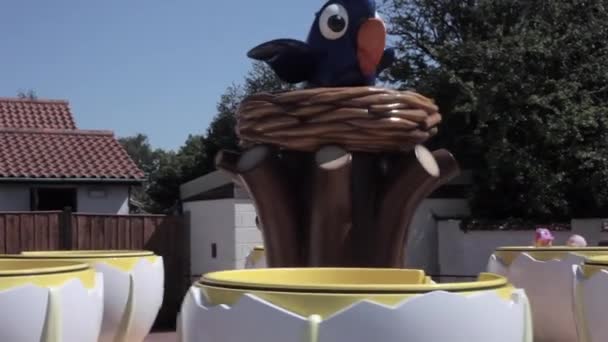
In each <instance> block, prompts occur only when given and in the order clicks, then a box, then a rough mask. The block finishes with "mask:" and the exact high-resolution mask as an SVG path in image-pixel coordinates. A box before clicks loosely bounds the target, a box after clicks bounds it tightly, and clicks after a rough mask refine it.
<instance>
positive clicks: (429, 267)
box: [404, 199, 469, 274]
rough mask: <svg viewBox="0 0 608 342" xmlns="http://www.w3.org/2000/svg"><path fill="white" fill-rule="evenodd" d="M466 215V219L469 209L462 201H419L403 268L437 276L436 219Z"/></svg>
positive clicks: (437, 240) (437, 242) (411, 226)
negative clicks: (419, 270) (420, 270)
mask: <svg viewBox="0 0 608 342" xmlns="http://www.w3.org/2000/svg"><path fill="white" fill-rule="evenodd" d="M466 215H469V205H468V203H467V201H466V200H463V199H426V200H424V201H422V203H421V204H420V206H419V207H418V209H417V210H416V214H415V215H414V217H413V219H412V223H411V225H410V230H409V236H408V242H407V245H406V250H405V253H404V257H405V265H406V267H408V268H417V269H423V270H425V272H426V273H427V274H437V273H439V257H438V254H439V251H438V248H439V247H438V245H439V235H438V229H437V221H436V219H435V217H436V216H440V217H450V216H451V217H454V216H458V217H462V216H466Z"/></svg>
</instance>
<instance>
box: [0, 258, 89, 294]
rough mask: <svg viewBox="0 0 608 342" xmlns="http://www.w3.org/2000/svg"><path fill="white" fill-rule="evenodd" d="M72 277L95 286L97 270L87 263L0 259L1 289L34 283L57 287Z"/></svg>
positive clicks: (84, 284) (85, 284)
mask: <svg viewBox="0 0 608 342" xmlns="http://www.w3.org/2000/svg"><path fill="white" fill-rule="evenodd" d="M72 279H79V280H80V281H81V282H82V284H83V286H84V287H86V288H88V289H92V288H94V287H95V270H94V269H92V268H91V267H90V266H89V265H87V264H86V263H78V262H67V261H49V260H36V261H34V260H19V259H13V260H8V259H5V260H0V290H8V289H12V288H16V287H21V286H25V285H27V284H32V285H36V286H41V287H56V286H61V285H63V284H65V283H66V282H68V281H70V280H72Z"/></svg>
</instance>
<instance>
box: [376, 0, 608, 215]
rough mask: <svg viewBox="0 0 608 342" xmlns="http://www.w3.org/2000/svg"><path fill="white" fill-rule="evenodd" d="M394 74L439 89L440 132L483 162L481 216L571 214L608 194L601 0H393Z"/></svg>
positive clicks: (590, 209) (479, 169) (605, 25)
mask: <svg viewBox="0 0 608 342" xmlns="http://www.w3.org/2000/svg"><path fill="white" fill-rule="evenodd" d="M387 5H388V10H387V11H386V13H387V15H388V18H389V22H390V26H391V33H392V34H393V35H394V36H395V37H396V41H397V46H398V48H399V61H398V63H396V65H395V66H394V67H392V68H391V70H390V71H389V73H388V75H387V79H388V80H389V81H391V82H393V83H395V84H398V85H399V86H400V87H402V88H414V89H416V90H418V91H419V92H421V93H423V94H426V95H428V96H431V97H433V98H434V99H435V100H436V101H437V103H438V105H439V106H440V108H441V110H442V113H443V114H444V116H445V119H446V120H445V122H444V124H443V125H442V126H441V127H440V131H441V134H440V135H439V136H438V137H437V139H436V140H435V141H434V142H433V143H434V144H437V145H442V146H446V147H448V148H450V149H452V150H453V151H454V152H455V154H456V156H457V157H458V158H459V159H460V160H463V161H466V164H468V165H469V166H471V167H473V168H474V171H475V174H476V176H477V179H476V187H475V189H474V193H473V194H472V205H473V210H474V214H475V215H476V216H484V217H491V218H508V217H521V218H537V219H565V218H568V217H573V216H591V215H598V214H600V213H601V212H602V210H603V209H604V208H606V204H607V203H608V130H607V128H606V127H607V125H608V116H607V114H608V102H607V99H608V86H607V84H608V45H607V41H606V39H605V37H606V34H608V12H607V7H606V6H605V5H606V3H605V1H600V0H569V1H566V0H557V1H556V0H553V1H550V0H529V1H504V0H483V1H461V0H389V1H387Z"/></svg>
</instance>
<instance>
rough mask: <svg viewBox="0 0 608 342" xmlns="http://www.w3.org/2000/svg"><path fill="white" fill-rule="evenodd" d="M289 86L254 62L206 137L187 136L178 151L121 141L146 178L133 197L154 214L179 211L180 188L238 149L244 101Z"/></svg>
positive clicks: (225, 98) (141, 140) (222, 102)
mask: <svg viewBox="0 0 608 342" xmlns="http://www.w3.org/2000/svg"><path fill="white" fill-rule="evenodd" d="M290 87H291V86H290V85H287V84H284V83H282V82H281V81H280V80H279V79H278V78H277V77H276V76H275V75H274V72H272V70H270V68H268V67H267V66H266V65H264V64H261V63H255V64H254V65H253V67H252V69H251V71H250V72H249V73H248V74H247V75H246V76H245V79H244V82H243V84H242V85H240V84H233V85H231V86H229V87H228V88H227V89H226V91H225V92H224V94H222V96H221V97H220V99H219V101H218V104H217V114H216V115H215V116H214V118H213V120H212V121H211V123H210V125H209V127H208V128H207V131H206V134H205V135H204V136H203V135H190V136H188V138H187V139H186V141H185V143H184V145H183V146H182V147H180V148H179V150H178V151H177V152H173V151H164V150H161V149H153V148H152V147H151V146H150V144H149V142H148V138H147V137H146V136H145V135H143V134H138V135H135V136H133V137H126V138H122V139H120V142H121V144H122V145H123V146H124V147H125V149H126V150H127V153H129V155H130V156H131V158H133V160H134V161H135V162H136V163H137V164H138V165H139V167H140V168H141V169H142V170H143V171H144V172H145V173H146V176H147V181H146V184H145V186H144V188H143V191H142V192H138V193H136V195H134V197H135V198H136V199H138V200H139V201H141V202H143V203H145V207H146V210H147V211H149V212H151V213H164V214H170V213H174V212H175V211H178V210H179V209H180V208H179V203H180V202H179V188H180V185H182V184H184V183H186V182H188V181H191V180H193V179H195V178H197V177H200V176H203V175H205V174H207V173H209V172H212V171H214V170H215V165H214V158H215V155H216V154H217V153H218V152H219V151H220V150H222V149H227V150H233V151H234V150H237V151H238V150H239V144H238V137H237V134H236V130H235V127H236V116H235V113H236V111H237V109H238V106H239V104H240V102H241V101H242V99H243V98H244V97H245V96H247V95H249V94H253V93H258V92H262V91H273V92H274V91H282V90H286V89H290Z"/></svg>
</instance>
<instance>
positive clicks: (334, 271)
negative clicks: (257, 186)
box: [198, 268, 508, 294]
mask: <svg viewBox="0 0 608 342" xmlns="http://www.w3.org/2000/svg"><path fill="white" fill-rule="evenodd" d="M362 279H369V281H367V282H365V283H362ZM198 284H199V285H207V286H213V287H220V288H232V289H238V290H257V291H273V292H304V293H313V292H324V293H369V294H375V293H392V294H399V293H405V294H407V293H425V292H431V291H449V292H470V291H480V290H491V289H497V288H502V287H505V286H507V285H508V282H507V279H506V278H504V277H502V276H499V275H497V274H491V273H481V274H480V275H479V277H478V279H477V281H472V282H461V283H438V284H433V283H429V282H428V277H426V275H425V273H424V271H422V270H407V269H393V268H391V269H381V268H375V269H369V268H263V269H247V270H231V271H219V272H211V273H207V274H205V275H203V276H202V277H201V279H200V280H199V281H198Z"/></svg>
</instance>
